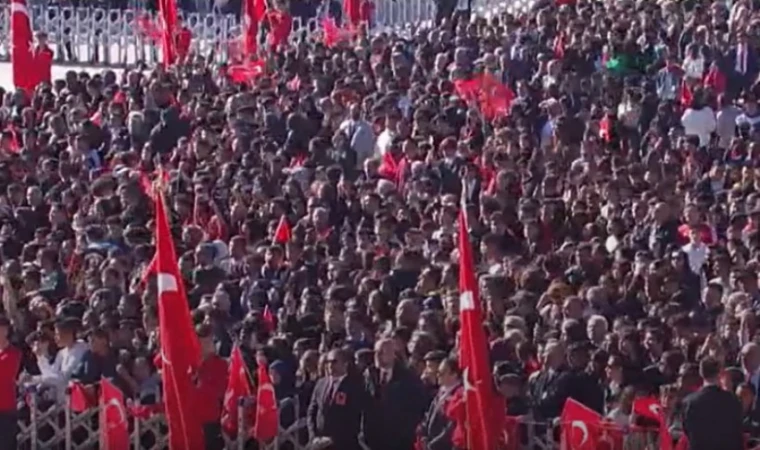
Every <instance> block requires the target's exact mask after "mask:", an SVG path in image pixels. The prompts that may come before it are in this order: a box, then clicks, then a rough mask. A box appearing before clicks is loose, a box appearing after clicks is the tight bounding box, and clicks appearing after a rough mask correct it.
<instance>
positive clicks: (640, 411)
mask: <svg viewBox="0 0 760 450" xmlns="http://www.w3.org/2000/svg"><path fill="white" fill-rule="evenodd" d="M633 412H634V413H636V415H639V416H641V417H646V418H647V419H650V420H654V421H656V422H657V423H658V424H659V430H660V450H672V449H673V438H672V437H671V436H670V431H669V430H668V421H667V420H666V419H665V414H664V411H663V410H662V405H660V402H659V400H657V399H656V398H654V397H639V398H637V399H635V400H634V401H633Z"/></svg>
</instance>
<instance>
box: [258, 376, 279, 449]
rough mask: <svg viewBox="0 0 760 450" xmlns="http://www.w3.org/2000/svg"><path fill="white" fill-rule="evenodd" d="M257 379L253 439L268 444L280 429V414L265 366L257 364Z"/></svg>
mask: <svg viewBox="0 0 760 450" xmlns="http://www.w3.org/2000/svg"><path fill="white" fill-rule="evenodd" d="M257 377H258V379H259V380H258V381H259V386H258V389H256V424H255V425H254V426H253V437H254V438H256V439H257V440H258V441H259V442H268V441H270V440H272V439H274V438H275V436H277V432H278V431H279V428H280V412H279V410H278V409H277V397H275V395H274V385H273V384H272V379H271V378H270V376H269V368H268V367H267V365H266V364H262V363H261V362H259V368H258V371H257Z"/></svg>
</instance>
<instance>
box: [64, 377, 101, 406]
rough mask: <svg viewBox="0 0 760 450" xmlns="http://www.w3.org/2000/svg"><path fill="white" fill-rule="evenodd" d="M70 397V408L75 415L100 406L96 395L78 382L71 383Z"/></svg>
mask: <svg viewBox="0 0 760 450" xmlns="http://www.w3.org/2000/svg"><path fill="white" fill-rule="evenodd" d="M69 395H70V397H69V407H70V408H71V410H72V411H74V412H75V413H83V412H85V411H87V410H88V409H90V408H94V407H96V406H98V399H97V397H96V396H95V393H94V392H93V391H91V390H90V389H88V388H87V387H86V386H84V385H83V384H82V383H79V382H77V381H72V382H71V383H69Z"/></svg>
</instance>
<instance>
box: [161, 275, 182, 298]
mask: <svg viewBox="0 0 760 450" xmlns="http://www.w3.org/2000/svg"><path fill="white" fill-rule="evenodd" d="M157 281H158V295H161V294H163V293H164V292H179V286H178V285H177V278H176V277H175V276H174V275H172V274H169V273H159V274H158V279H157Z"/></svg>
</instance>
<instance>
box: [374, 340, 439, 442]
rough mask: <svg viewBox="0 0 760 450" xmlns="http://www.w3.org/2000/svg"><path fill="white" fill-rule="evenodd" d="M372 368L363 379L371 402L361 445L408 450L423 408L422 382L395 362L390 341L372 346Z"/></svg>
mask: <svg viewBox="0 0 760 450" xmlns="http://www.w3.org/2000/svg"><path fill="white" fill-rule="evenodd" d="M375 366H376V367H370V368H368V369H367V371H366V372H365V376H364V379H365V385H366V387H367V391H368V393H369V395H370V398H371V400H370V407H369V408H368V410H367V414H366V415H365V420H364V427H363V429H364V442H365V443H366V444H367V446H368V447H369V448H371V449H373V450H374V449H378V450H383V449H388V450H412V449H413V448H414V442H415V431H416V429H417V425H419V423H420V422H421V421H422V416H423V415H424V414H425V407H426V406H427V405H426V402H425V391H424V388H423V386H422V380H420V379H419V378H418V377H416V376H415V375H414V374H413V373H412V372H411V371H410V370H409V368H408V367H406V366H405V365H404V363H402V362H401V361H399V360H398V359H397V357H396V351H395V347H394V344H393V341H391V340H390V339H383V340H380V341H378V342H377V344H376V345H375Z"/></svg>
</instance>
